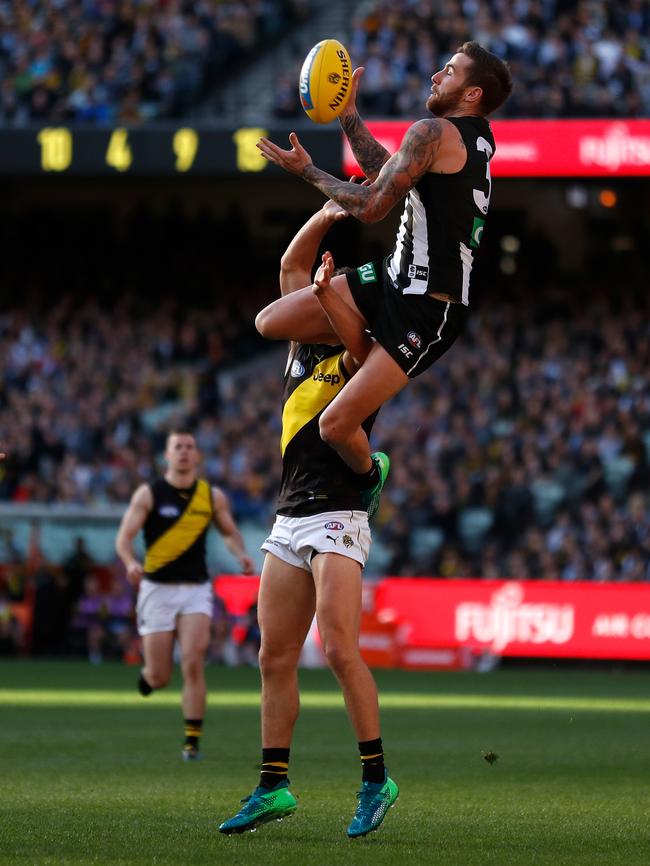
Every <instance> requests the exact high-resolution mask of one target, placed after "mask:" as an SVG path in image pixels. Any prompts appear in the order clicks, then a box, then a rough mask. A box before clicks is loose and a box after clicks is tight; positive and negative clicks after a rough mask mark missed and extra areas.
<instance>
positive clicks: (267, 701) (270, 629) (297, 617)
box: [257, 553, 316, 749]
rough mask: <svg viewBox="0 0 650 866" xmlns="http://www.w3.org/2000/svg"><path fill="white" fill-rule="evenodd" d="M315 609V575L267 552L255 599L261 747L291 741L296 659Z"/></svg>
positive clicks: (285, 745)
mask: <svg viewBox="0 0 650 866" xmlns="http://www.w3.org/2000/svg"><path fill="white" fill-rule="evenodd" d="M315 608H316V592H315V589H314V581H313V578H312V576H311V574H310V573H309V572H308V571H305V569H303V568H297V567H296V566H293V565H289V564H288V563H286V562H282V560H280V559H278V558H277V557H276V556H273V554H272V553H267V554H266V557H265V559H264V567H263V568H262V578H261V582H260V592H259V597H258V602H257V614H258V618H259V623H260V631H261V635H262V641H261V647H260V672H261V675H262V746H263V748H272V749H273V748H287V749H288V748H289V747H290V745H291V737H292V734H293V728H294V725H295V723H296V720H297V718H298V712H299V696H298V659H299V658H300V652H301V650H302V646H303V644H304V642H305V638H306V637H307V633H308V631H309V628H310V626H311V623H312V620H313V618H314V612H315ZM280 611H281V614H280V613H279V612H280Z"/></svg>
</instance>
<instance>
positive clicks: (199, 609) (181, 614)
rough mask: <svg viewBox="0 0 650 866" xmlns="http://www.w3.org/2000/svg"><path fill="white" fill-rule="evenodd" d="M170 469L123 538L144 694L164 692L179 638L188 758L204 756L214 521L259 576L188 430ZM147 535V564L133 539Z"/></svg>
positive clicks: (171, 444) (172, 445)
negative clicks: (209, 544) (208, 557)
mask: <svg viewBox="0 0 650 866" xmlns="http://www.w3.org/2000/svg"><path fill="white" fill-rule="evenodd" d="M165 458H166V460H167V471H166V472H165V475H164V477H163V478H159V479H157V480H156V481H154V482H153V483H152V484H142V485H141V486H140V487H138V489H137V490H136V491H135V493H134V494H133V497H132V498H131V502H130V504H129V507H128V508H127V510H126V512H125V514H124V517H123V518H122V523H121V525H120V529H119V532H118V534H117V540H116V544H115V547H116V550H117V553H118V555H119V557H120V559H121V560H122V562H123V563H124V565H125V567H126V572H127V577H128V579H129V580H130V581H131V583H133V584H135V585H137V586H138V602H137V618H138V631H139V633H140V634H141V635H142V647H143V652H144V668H143V669H142V672H141V674H140V678H139V680H138V690H139V692H140V694H141V695H143V696H145V697H146V696H148V695H150V694H151V692H152V691H154V689H162V688H164V687H165V686H166V685H167V683H168V682H169V680H170V678H171V675H172V667H173V651H174V641H175V640H176V639H177V638H178V642H179V644H180V650H181V667H182V671H183V698H182V702H183V716H184V718H185V744H184V746H183V751H182V756H183V759H184V760H186V761H192V760H196V759H197V758H199V757H200V750H199V742H200V738H201V734H202V730H203V717H204V714H205V698H206V687H205V673H204V666H205V654H206V651H207V648H208V645H209V642H210V626H211V623H212V604H213V593H212V583H211V581H210V576H209V574H208V569H207V565H206V561H205V540H206V535H207V532H208V529H209V528H210V526H211V525H212V524H214V525H215V526H216V527H217V529H218V530H219V532H220V533H221V535H222V536H223V540H224V542H225V544H226V546H227V547H228V549H229V550H230V552H231V553H232V554H233V556H235V557H236V558H237V560H238V562H239V566H240V569H241V571H242V573H244V574H252V572H253V569H254V564H253V560H252V559H251V558H250V556H248V554H247V553H246V550H245V547H244V542H243V539H242V537H241V533H240V532H239V529H238V528H237V525H236V523H235V521H234V519H233V517H232V514H231V512H230V506H229V505H228V500H227V499H226V496H225V494H224V493H223V491H221V490H219V489H218V488H217V487H211V486H210V484H209V483H208V482H207V481H205V480H204V479H203V478H199V477H198V467H199V463H200V460H201V456H200V453H199V450H198V448H197V446H196V440H195V438H194V436H193V434H192V433H190V432H189V431H187V430H177V431H174V432H172V433H170V434H169V436H168V437H167V447H166V449H165ZM141 530H143V531H144V542H145V547H146V556H145V560H144V564H142V563H141V562H140V561H139V560H138V558H137V557H136V555H135V553H134V550H133V541H134V539H135V537H136V535H137V534H138V533H139V532H140V531H141Z"/></svg>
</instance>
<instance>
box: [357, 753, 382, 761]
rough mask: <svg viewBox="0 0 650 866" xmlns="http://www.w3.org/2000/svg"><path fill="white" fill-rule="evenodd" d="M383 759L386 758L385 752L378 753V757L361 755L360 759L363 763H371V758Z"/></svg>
mask: <svg viewBox="0 0 650 866" xmlns="http://www.w3.org/2000/svg"><path fill="white" fill-rule="evenodd" d="M383 757H384V753H383V752H377V754H376V755H360V758H361V760H362V761H369V760H370V759H371V758H383Z"/></svg>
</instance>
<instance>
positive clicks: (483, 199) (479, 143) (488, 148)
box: [472, 136, 492, 214]
mask: <svg viewBox="0 0 650 866" xmlns="http://www.w3.org/2000/svg"><path fill="white" fill-rule="evenodd" d="M476 149H477V150H480V151H481V153H484V154H485V156H486V159H485V177H486V178H487V183H488V186H487V195H486V194H485V193H484V192H483V190H481V189H475V190H472V192H473V193H474V204H475V205H476V207H477V208H478V209H479V210H480V211H481V213H482V214H486V213H487V212H488V208H489V206H490V195H491V193H492V178H491V176H490V157H491V156H492V145H491V144H490V142H489V141H486V139H484V138H483V136H480V137H479V138H477V139H476Z"/></svg>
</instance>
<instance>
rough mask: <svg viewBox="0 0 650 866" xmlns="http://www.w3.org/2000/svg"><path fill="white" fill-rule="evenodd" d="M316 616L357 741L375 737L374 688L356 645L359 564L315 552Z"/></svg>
mask: <svg viewBox="0 0 650 866" xmlns="http://www.w3.org/2000/svg"><path fill="white" fill-rule="evenodd" d="M312 570H313V574H314V583H315V584H316V598H317V602H316V616H317V619H318V630H319V632H320V636H321V640H322V642H323V650H324V652H325V656H326V658H327V662H328V664H329V666H330V668H331V669H332V672H333V674H334V676H335V677H336V679H337V680H338V682H339V684H340V686H341V689H342V691H343V696H344V698H345V706H346V707H347V711H348V715H349V716H350V721H351V723H352V727H353V728H354V731H355V733H356V735H357V739H358V740H359V741H362V740H374V739H376V738H377V737H379V705H378V702H377V688H376V686H375V681H374V679H373V676H372V674H371V673H370V670H369V669H368V665H367V664H366V663H365V662H364V660H363V658H362V657H361V652H360V651H359V626H360V622H361V566H360V565H359V563H358V562H356V561H355V560H353V559H349V558H348V557H347V556H339V554H337V553H320V554H316V556H314V558H313V559H312Z"/></svg>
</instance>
